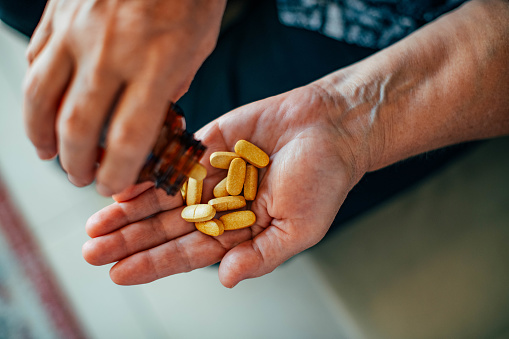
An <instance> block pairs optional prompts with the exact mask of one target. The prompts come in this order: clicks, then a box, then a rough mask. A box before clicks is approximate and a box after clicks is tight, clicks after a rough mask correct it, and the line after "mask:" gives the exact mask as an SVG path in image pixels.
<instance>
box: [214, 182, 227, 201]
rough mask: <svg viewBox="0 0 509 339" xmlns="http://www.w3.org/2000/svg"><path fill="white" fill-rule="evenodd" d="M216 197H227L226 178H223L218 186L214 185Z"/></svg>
mask: <svg viewBox="0 0 509 339" xmlns="http://www.w3.org/2000/svg"><path fill="white" fill-rule="evenodd" d="M212 193H213V194H214V197H215V198H221V197H227V196H228V195H229V194H228V191H227V190H226V178H224V179H223V180H221V181H220V182H219V183H218V184H217V185H216V187H214V190H213V191H212Z"/></svg>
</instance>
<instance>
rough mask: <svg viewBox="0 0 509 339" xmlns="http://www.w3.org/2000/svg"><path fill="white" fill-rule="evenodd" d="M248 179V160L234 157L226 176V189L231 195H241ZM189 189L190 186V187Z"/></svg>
mask: <svg viewBox="0 0 509 339" xmlns="http://www.w3.org/2000/svg"><path fill="white" fill-rule="evenodd" d="M245 179H246V162H245V161H244V160H242V159H241V158H236V159H233V160H232V162H231V163H230V167H229V169H228V176H227V177H226V190H227V191H228V193H229V194H230V195H239V194H240V193H241V192H242V187H244V180H245ZM188 190H189V188H188Z"/></svg>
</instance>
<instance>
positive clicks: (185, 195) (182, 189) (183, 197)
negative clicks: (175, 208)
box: [180, 181, 187, 202]
mask: <svg viewBox="0 0 509 339" xmlns="http://www.w3.org/2000/svg"><path fill="white" fill-rule="evenodd" d="M180 194H182V199H184V202H185V201H186V197H187V181H186V182H185V183H184V184H183V185H182V187H181V188H180Z"/></svg>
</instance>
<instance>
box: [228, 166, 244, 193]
mask: <svg viewBox="0 0 509 339" xmlns="http://www.w3.org/2000/svg"><path fill="white" fill-rule="evenodd" d="M245 179H246V162H245V161H244V160H242V159H240V158H236V159H233V160H232V162H231V163H230V168H229V169H228V176H227V177H226V190H227V191H228V193H229V194H230V195H239V194H240V193H241V192H242V187H243V186H244V180H245Z"/></svg>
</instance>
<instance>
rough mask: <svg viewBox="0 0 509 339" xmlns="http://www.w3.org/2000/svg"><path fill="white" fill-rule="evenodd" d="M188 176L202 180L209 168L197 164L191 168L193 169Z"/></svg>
mask: <svg viewBox="0 0 509 339" xmlns="http://www.w3.org/2000/svg"><path fill="white" fill-rule="evenodd" d="M187 176H188V177H189V178H193V179H195V180H198V181H202V180H203V179H205V177H206V176H207V169H206V168H205V167H204V166H203V165H202V164H196V165H194V166H193V168H191V171H189V174H188V175H187Z"/></svg>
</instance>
